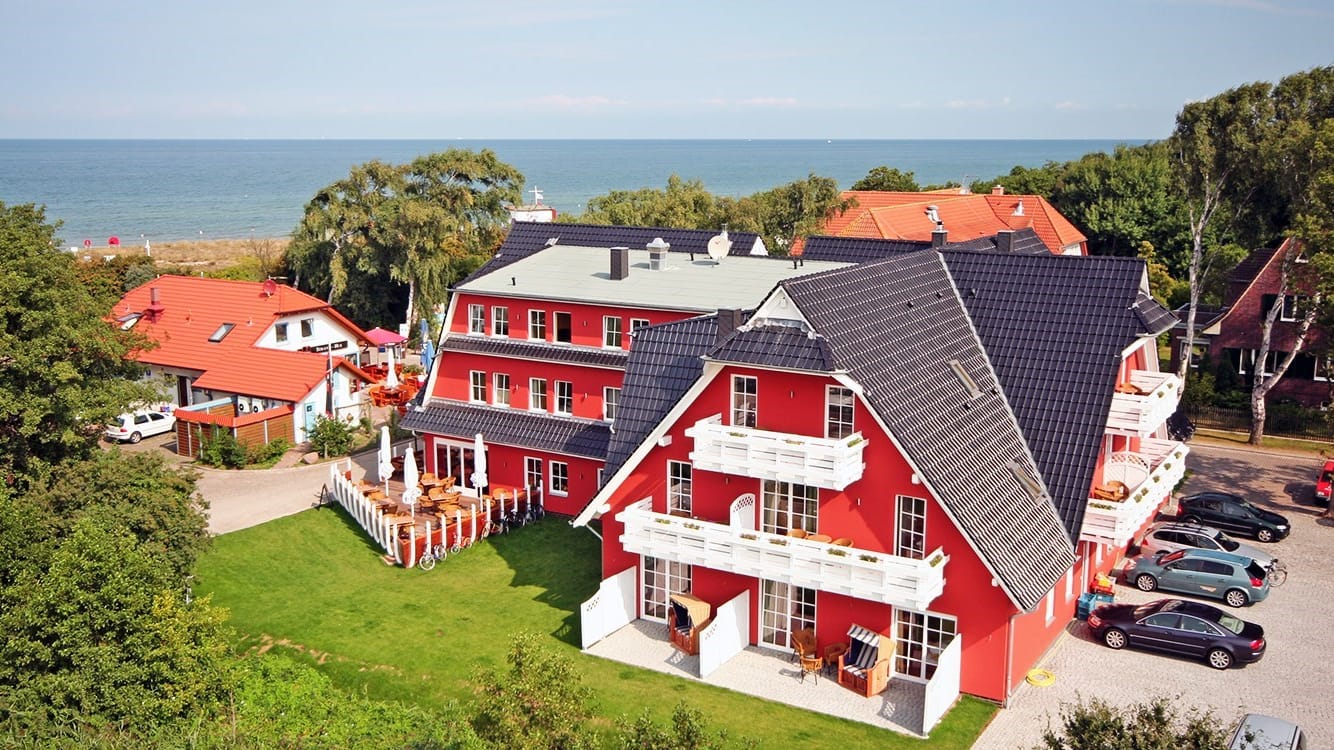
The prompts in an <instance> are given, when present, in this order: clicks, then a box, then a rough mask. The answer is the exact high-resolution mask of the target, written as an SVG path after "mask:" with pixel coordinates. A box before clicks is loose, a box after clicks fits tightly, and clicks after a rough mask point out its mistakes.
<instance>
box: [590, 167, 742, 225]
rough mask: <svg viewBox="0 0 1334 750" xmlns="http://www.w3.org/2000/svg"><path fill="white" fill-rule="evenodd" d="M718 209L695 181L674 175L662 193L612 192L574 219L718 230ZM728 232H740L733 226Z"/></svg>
mask: <svg viewBox="0 0 1334 750" xmlns="http://www.w3.org/2000/svg"><path fill="white" fill-rule="evenodd" d="M720 213H721V207H720V205H719V200H718V199H717V198H715V197H714V195H713V194H712V193H710V192H709V191H708V190H707V189H706V188H705V187H704V183H703V182H701V181H699V180H683V179H681V177H679V176H678V175H675V174H673V175H671V176H670V177H668V178H667V186H666V188H664V189H663V190H657V189H655V188H643V189H640V190H613V191H611V192H609V193H607V194H606V195H600V196H597V197H596V198H592V199H590V200H589V201H588V209H587V210H586V211H584V213H583V214H582V215H581V216H579V217H578V219H577V220H578V221H580V222H583V223H586V224H603V225H609V226H622V227H677V228H681V229H717V228H721V225H722V222H721V221H720V216H719V215H720ZM730 228H732V229H741V227H738V226H733V227H730Z"/></svg>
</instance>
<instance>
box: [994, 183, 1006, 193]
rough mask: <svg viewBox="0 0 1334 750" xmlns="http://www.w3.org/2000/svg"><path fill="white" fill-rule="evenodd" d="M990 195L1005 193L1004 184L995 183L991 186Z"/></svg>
mask: <svg viewBox="0 0 1334 750" xmlns="http://www.w3.org/2000/svg"><path fill="white" fill-rule="evenodd" d="M991 194H992V195H1005V186H1004V185H1001V184H1000V183H997V184H995V185H993V186H992V188H991Z"/></svg>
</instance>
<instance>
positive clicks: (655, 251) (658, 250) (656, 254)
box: [645, 237, 672, 271]
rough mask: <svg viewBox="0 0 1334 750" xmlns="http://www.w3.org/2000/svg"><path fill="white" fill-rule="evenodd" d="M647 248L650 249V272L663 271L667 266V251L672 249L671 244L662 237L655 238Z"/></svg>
mask: <svg viewBox="0 0 1334 750" xmlns="http://www.w3.org/2000/svg"><path fill="white" fill-rule="evenodd" d="M645 247H646V248H647V249H648V267H649V270H650V271H661V270H662V269H663V267H664V266H666V265H667V251H668V250H670V249H671V247H672V245H671V243H669V242H667V241H665V240H664V239H663V238H661V237H654V238H653V241H652V242H650V243H648V244H647V245H645Z"/></svg>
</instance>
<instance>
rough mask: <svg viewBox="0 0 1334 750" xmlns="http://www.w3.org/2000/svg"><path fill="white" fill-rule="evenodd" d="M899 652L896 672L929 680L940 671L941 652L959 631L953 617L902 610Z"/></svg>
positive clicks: (896, 660)
mask: <svg viewBox="0 0 1334 750" xmlns="http://www.w3.org/2000/svg"><path fill="white" fill-rule="evenodd" d="M896 619H897V621H898V639H897V640H898V652H897V654H896V656H895V659H894V672H895V673H896V674H899V675H903V676H904V677H909V678H912V679H915V680H923V681H925V680H929V679H931V676H932V675H934V674H935V673H936V663H937V661H938V660H939V658H940V652H941V651H944V650H945V647H946V646H948V645H950V641H952V640H954V638H955V635H956V633H957V626H956V623H955V622H954V618H953V617H944V616H941V615H933V614H929V613H926V612H913V611H911V610H906V609H900V610H897V612H896Z"/></svg>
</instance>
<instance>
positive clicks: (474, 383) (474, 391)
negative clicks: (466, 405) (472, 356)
mask: <svg viewBox="0 0 1334 750" xmlns="http://www.w3.org/2000/svg"><path fill="white" fill-rule="evenodd" d="M468 380H469V381H470V382H469V387H468V400H469V401H472V402H473V403H474V404H484V403H486V373H485V372H482V371H481V370H473V371H472V372H470V373H468Z"/></svg>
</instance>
